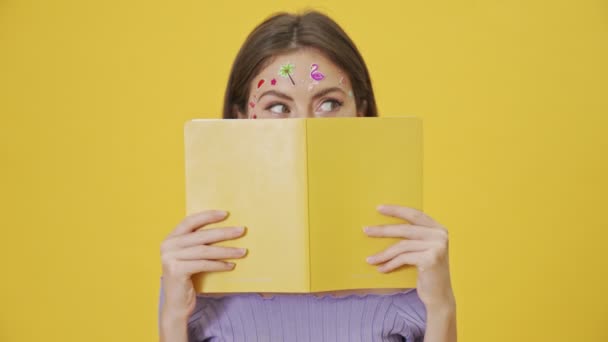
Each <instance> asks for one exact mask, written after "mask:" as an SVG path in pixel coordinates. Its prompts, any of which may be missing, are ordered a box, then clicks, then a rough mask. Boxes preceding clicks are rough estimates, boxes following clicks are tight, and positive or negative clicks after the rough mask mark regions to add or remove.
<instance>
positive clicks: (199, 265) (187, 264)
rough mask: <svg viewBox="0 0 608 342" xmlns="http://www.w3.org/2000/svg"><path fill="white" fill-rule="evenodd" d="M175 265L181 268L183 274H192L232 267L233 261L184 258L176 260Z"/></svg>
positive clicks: (228, 269)
mask: <svg viewBox="0 0 608 342" xmlns="http://www.w3.org/2000/svg"><path fill="white" fill-rule="evenodd" d="M177 265H178V266H177V267H179V268H181V270H180V271H181V272H183V274H188V275H192V274H195V273H200V272H220V271H230V270H232V269H234V266H235V264H234V263H233V262H226V261H216V260H184V261H178V262H177Z"/></svg>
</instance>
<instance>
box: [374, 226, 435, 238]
mask: <svg viewBox="0 0 608 342" xmlns="http://www.w3.org/2000/svg"><path fill="white" fill-rule="evenodd" d="M363 230H364V231H365V233H366V234H367V235H368V236H370V237H396V238H402V239H411V240H426V239H431V238H432V237H433V236H434V235H435V234H438V233H436V232H435V231H434V229H429V227H422V226H416V225H411V224H385V225H380V226H369V227H364V228H363Z"/></svg>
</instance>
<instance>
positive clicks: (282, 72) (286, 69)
mask: <svg viewBox="0 0 608 342" xmlns="http://www.w3.org/2000/svg"><path fill="white" fill-rule="evenodd" d="M295 68H296V66H295V65H293V64H292V63H287V64H283V65H281V67H280V68H279V76H281V77H285V78H287V77H289V80H290V81H291V84H293V85H294V86H295V85H296V83H295V82H294V81H293V78H291V75H292V74H293V71H294V70H295Z"/></svg>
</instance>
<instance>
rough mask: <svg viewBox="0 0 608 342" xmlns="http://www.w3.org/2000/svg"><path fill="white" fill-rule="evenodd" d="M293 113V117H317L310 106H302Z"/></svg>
mask: <svg viewBox="0 0 608 342" xmlns="http://www.w3.org/2000/svg"><path fill="white" fill-rule="evenodd" d="M293 114H294V115H293V116H292V117H294V118H314V117H315V113H314V111H313V110H312V108H308V107H304V108H300V109H298V110H297V111H295V112H294V113H293Z"/></svg>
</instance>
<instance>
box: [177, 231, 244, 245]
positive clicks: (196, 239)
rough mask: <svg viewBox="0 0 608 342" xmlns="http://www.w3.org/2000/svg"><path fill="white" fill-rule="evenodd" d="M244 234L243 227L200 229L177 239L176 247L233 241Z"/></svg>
mask: <svg viewBox="0 0 608 342" xmlns="http://www.w3.org/2000/svg"><path fill="white" fill-rule="evenodd" d="M243 234H245V227H221V228H211V229H202V230H199V231H196V232H194V233H191V234H187V235H182V236H180V237H177V238H176V239H175V240H176V244H177V246H178V247H180V248H181V247H190V246H196V245H207V244H211V243H216V242H220V241H225V240H233V239H236V238H238V237H241V236H242V235H243Z"/></svg>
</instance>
